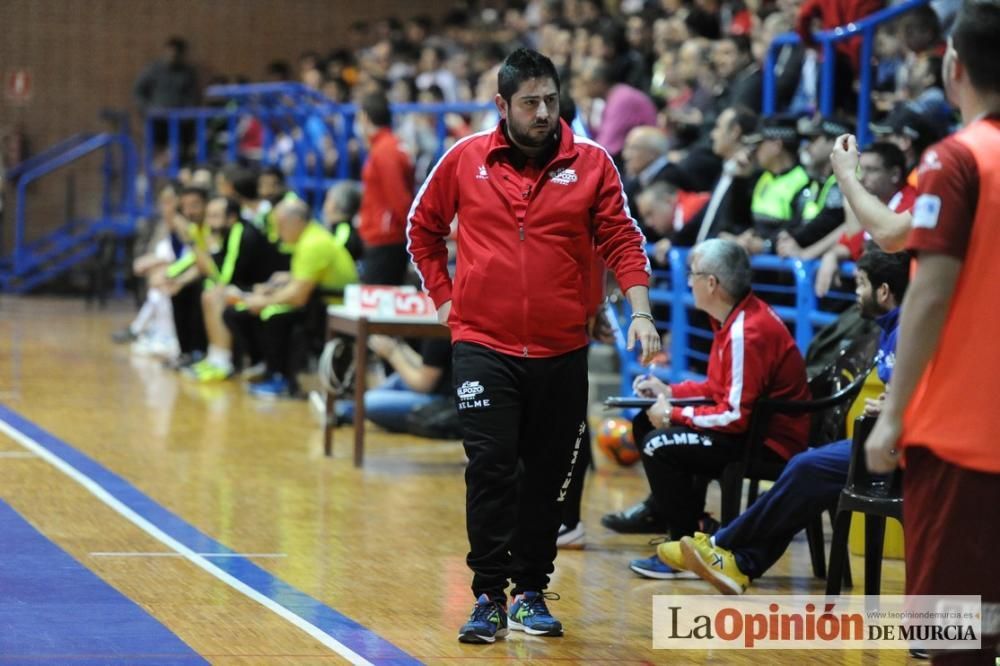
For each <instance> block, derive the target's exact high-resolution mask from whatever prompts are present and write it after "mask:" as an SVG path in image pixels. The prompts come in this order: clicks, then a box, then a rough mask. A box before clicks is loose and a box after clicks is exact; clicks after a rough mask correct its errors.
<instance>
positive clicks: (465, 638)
mask: <svg viewBox="0 0 1000 666" xmlns="http://www.w3.org/2000/svg"><path fill="white" fill-rule="evenodd" d="M506 636H507V609H506V608H504V607H503V602H500V601H496V600H494V599H490V598H489V597H488V596H486V595H485V594H481V595H479V599H477V600H476V605H475V606H473V607H472V615H471V616H469V621H468V622H466V623H465V624H463V625H462V628H461V629H459V630H458V640H459V642H460V643H492V642H493V641H495V640H496V639H498V638H506Z"/></svg>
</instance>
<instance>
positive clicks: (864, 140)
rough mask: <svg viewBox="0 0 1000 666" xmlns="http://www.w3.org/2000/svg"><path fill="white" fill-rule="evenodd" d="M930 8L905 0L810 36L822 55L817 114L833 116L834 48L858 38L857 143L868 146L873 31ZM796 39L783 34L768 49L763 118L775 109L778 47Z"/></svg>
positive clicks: (918, 0)
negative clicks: (910, 12) (859, 57)
mask: <svg viewBox="0 0 1000 666" xmlns="http://www.w3.org/2000/svg"><path fill="white" fill-rule="evenodd" d="M926 4H930V0H906V1H905V2H901V3H900V4H898V5H895V6H893V7H888V8H886V9H883V10H881V11H877V12H875V13H874V14H871V15H869V16H866V17H865V18H863V19H861V20H860V21H856V22H854V23H848V24H847V25H845V26H840V27H838V28H834V29H832V30H825V31H823V32H817V33H815V34H814V35H813V38H814V39H815V40H816V43H817V44H819V45H820V48H821V49H822V52H823V65H822V68H821V70H820V90H819V111H820V113H821V114H823V115H824V116H828V115H831V114H832V113H833V106H834V99H833V91H834V83H835V81H834V79H835V64H836V57H835V51H834V48H835V45H836V44H837V43H838V42H842V41H845V40H848V39H854V38H855V37H858V36H860V37H861V59H860V63H861V71H860V72H859V75H860V83H861V86H860V90H859V92H858V115H857V118H858V142H859V143H860V144H861V145H867V144H868V141H869V139H870V138H871V130H870V129H869V121H870V120H871V100H872V95H871V93H872V55H873V54H874V49H875V31H876V30H877V29H878V27H879V26H880V25H882V24H883V23H886V22H888V21H892V20H894V19H896V18H898V17H899V16H900V15H902V14H905V13H906V12H909V11H910V10H913V9H916V8H917V7H922V6H924V5H926ZM799 41H800V39H799V36H798V35H797V34H795V33H794V32H789V33H785V34H783V35H778V36H777V37H775V39H774V41H772V42H771V45H770V46H769V47H768V49H767V55H766V56H765V58H764V84H763V94H764V99H763V104H762V110H763V113H764V115H766V116H769V115H772V114H774V113H775V112H776V111H778V109H777V81H776V74H775V62H776V60H777V57H778V51H779V50H780V49H781V47H783V46H786V45H789V44H798V43H799Z"/></svg>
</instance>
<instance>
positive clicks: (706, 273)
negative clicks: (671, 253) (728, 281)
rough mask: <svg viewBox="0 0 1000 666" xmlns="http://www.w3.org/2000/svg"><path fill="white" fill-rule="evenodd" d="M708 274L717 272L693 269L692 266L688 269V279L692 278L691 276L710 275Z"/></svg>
mask: <svg viewBox="0 0 1000 666" xmlns="http://www.w3.org/2000/svg"><path fill="white" fill-rule="evenodd" d="M708 275H715V273H708V272H706V271H693V270H691V269H690V268H689V269H688V271H687V276H688V279H689V280H690V279H691V278H696V277H705V276H708Z"/></svg>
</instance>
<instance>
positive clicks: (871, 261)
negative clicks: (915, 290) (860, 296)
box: [857, 247, 910, 305]
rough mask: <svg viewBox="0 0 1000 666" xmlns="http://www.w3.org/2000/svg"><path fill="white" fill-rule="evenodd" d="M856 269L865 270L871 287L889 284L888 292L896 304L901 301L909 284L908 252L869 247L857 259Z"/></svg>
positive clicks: (876, 287) (875, 287)
mask: <svg viewBox="0 0 1000 666" xmlns="http://www.w3.org/2000/svg"><path fill="white" fill-rule="evenodd" d="M857 269H858V270H859V271H864V272H865V274H866V275H867V276H868V281H869V282H871V285H872V288H873V289H878V288H879V287H880V286H882V285H883V284H886V285H889V293H891V294H892V297H893V298H895V299H896V304H897V305H898V304H900V303H902V302H903V296H905V295H906V288H907V287H908V286H909V285H910V253H909V252H895V253H892V254H889V253H888V252H883V251H882V250H880V249H878V248H877V247H871V248H869V249H868V250H866V251H865V253H864V254H863V255H861V258H860V259H858V263H857Z"/></svg>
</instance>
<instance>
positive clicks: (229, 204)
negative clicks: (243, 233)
mask: <svg viewBox="0 0 1000 666" xmlns="http://www.w3.org/2000/svg"><path fill="white" fill-rule="evenodd" d="M219 198H220V199H223V200H225V202H226V219H227V220H228V219H230V218H233V217H235V218H236V219H237V220H239V219H240V212H241V211H242V208H241V207H240V202H239V201H237V200H236V199H233V198H231V197H219Z"/></svg>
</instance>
